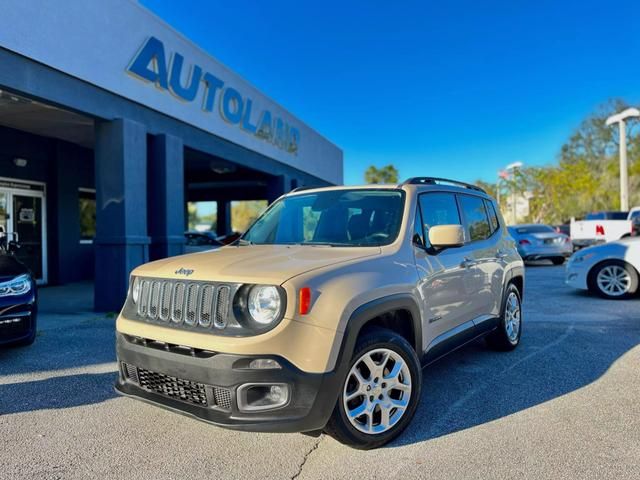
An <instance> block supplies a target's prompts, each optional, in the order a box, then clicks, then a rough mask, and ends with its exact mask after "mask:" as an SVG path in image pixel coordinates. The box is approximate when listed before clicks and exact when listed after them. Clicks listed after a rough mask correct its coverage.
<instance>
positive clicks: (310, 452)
mask: <svg viewBox="0 0 640 480" xmlns="http://www.w3.org/2000/svg"><path fill="white" fill-rule="evenodd" d="M323 438H324V435H323V436H321V437H320V438H318V440H317V441H316V442H315V443H314V444H313V446H312V447H311V448H310V449H309V450H308V451H307V452H306V453H305V454H304V457H302V462H300V465H298V471H297V472H296V473H295V474H294V475H293V476H292V477H291V480H295V479H296V478H298V477H299V476H300V474H301V473H302V469H303V468H304V465H305V464H306V463H307V460H308V459H309V457H310V456H311V454H312V453H313V452H315V451H316V450H317V449H318V447H319V446H320V442H322V439H323Z"/></svg>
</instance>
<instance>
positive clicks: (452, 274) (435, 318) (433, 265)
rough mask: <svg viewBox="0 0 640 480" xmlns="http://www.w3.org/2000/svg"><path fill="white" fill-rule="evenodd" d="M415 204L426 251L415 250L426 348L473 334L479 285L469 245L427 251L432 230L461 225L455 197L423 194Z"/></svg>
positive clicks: (444, 194) (446, 193) (443, 194)
mask: <svg viewBox="0 0 640 480" xmlns="http://www.w3.org/2000/svg"><path fill="white" fill-rule="evenodd" d="M418 203H419V207H420V211H419V214H420V218H421V223H422V225H421V226H422V228H420V229H419V230H421V232H420V234H421V235H422V234H423V235H424V240H423V241H424V242H425V246H426V247H427V249H423V248H415V260H416V267H417V269H418V274H419V276H420V283H419V285H418V290H419V292H420V294H421V296H422V298H423V301H424V306H423V307H424V310H425V314H426V318H425V320H426V324H425V325H423V328H424V330H423V332H424V338H423V340H424V342H425V346H427V347H429V346H430V345H435V344H439V343H443V342H445V341H448V340H449V339H450V340H451V341H454V337H458V338H463V337H466V336H467V335H471V334H472V333H473V332H472V330H473V329H472V327H473V318H474V314H475V311H474V306H475V303H476V296H477V294H478V285H477V281H476V278H475V276H476V275H475V273H476V269H475V263H474V262H473V260H472V258H471V257H472V256H473V250H472V248H471V247H470V246H468V245H465V246H462V247H458V248H450V249H446V250H443V251H441V252H433V251H429V247H430V245H429V240H428V238H429V229H430V228H431V227H434V226H437V225H461V224H462V216H461V215H460V212H459V209H458V204H457V201H456V197H455V194H453V193H448V192H437V193H423V194H421V195H420V196H419V201H418ZM422 232H423V233H422Z"/></svg>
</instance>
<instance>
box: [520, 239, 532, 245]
mask: <svg viewBox="0 0 640 480" xmlns="http://www.w3.org/2000/svg"><path fill="white" fill-rule="evenodd" d="M518 243H519V244H520V245H531V242H530V241H529V240H527V239H526V238H523V239H522V240H520V241H519V242H518Z"/></svg>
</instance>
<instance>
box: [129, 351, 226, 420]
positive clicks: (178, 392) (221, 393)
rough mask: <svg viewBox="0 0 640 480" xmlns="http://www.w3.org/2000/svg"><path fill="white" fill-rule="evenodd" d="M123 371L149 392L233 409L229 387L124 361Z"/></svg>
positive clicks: (199, 404)
mask: <svg viewBox="0 0 640 480" xmlns="http://www.w3.org/2000/svg"><path fill="white" fill-rule="evenodd" d="M122 371H123V373H124V375H125V376H126V378H127V379H128V380H130V381H131V382H133V383H135V384H137V385H138V386H139V387H140V388H142V389H144V390H147V391H149V392H153V393H157V394H159V395H162V396H164V397H167V398H173V399H176V400H180V401H182V402H186V403H190V404H192V405H198V406H201V407H209V406H214V407H219V408H222V409H224V410H231V390H229V389H228V388H223V387H217V386H209V385H205V384H204V383H199V382H194V381H191V380H185V379H183V378H177V377H172V376H170V375H165V374H164V373H158V372H154V371H151V370H147V369H145V368H141V367H136V366H135V365H131V364H130V363H123V364H122Z"/></svg>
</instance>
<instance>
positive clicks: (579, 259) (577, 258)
mask: <svg viewBox="0 0 640 480" xmlns="http://www.w3.org/2000/svg"><path fill="white" fill-rule="evenodd" d="M594 255H595V253H584V254H582V255H580V254H578V255H575V256H574V257H573V259H572V260H573V262H574V263H580V262H584V261H585V260H589V259H590V258H591V257H593V256H594Z"/></svg>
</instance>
